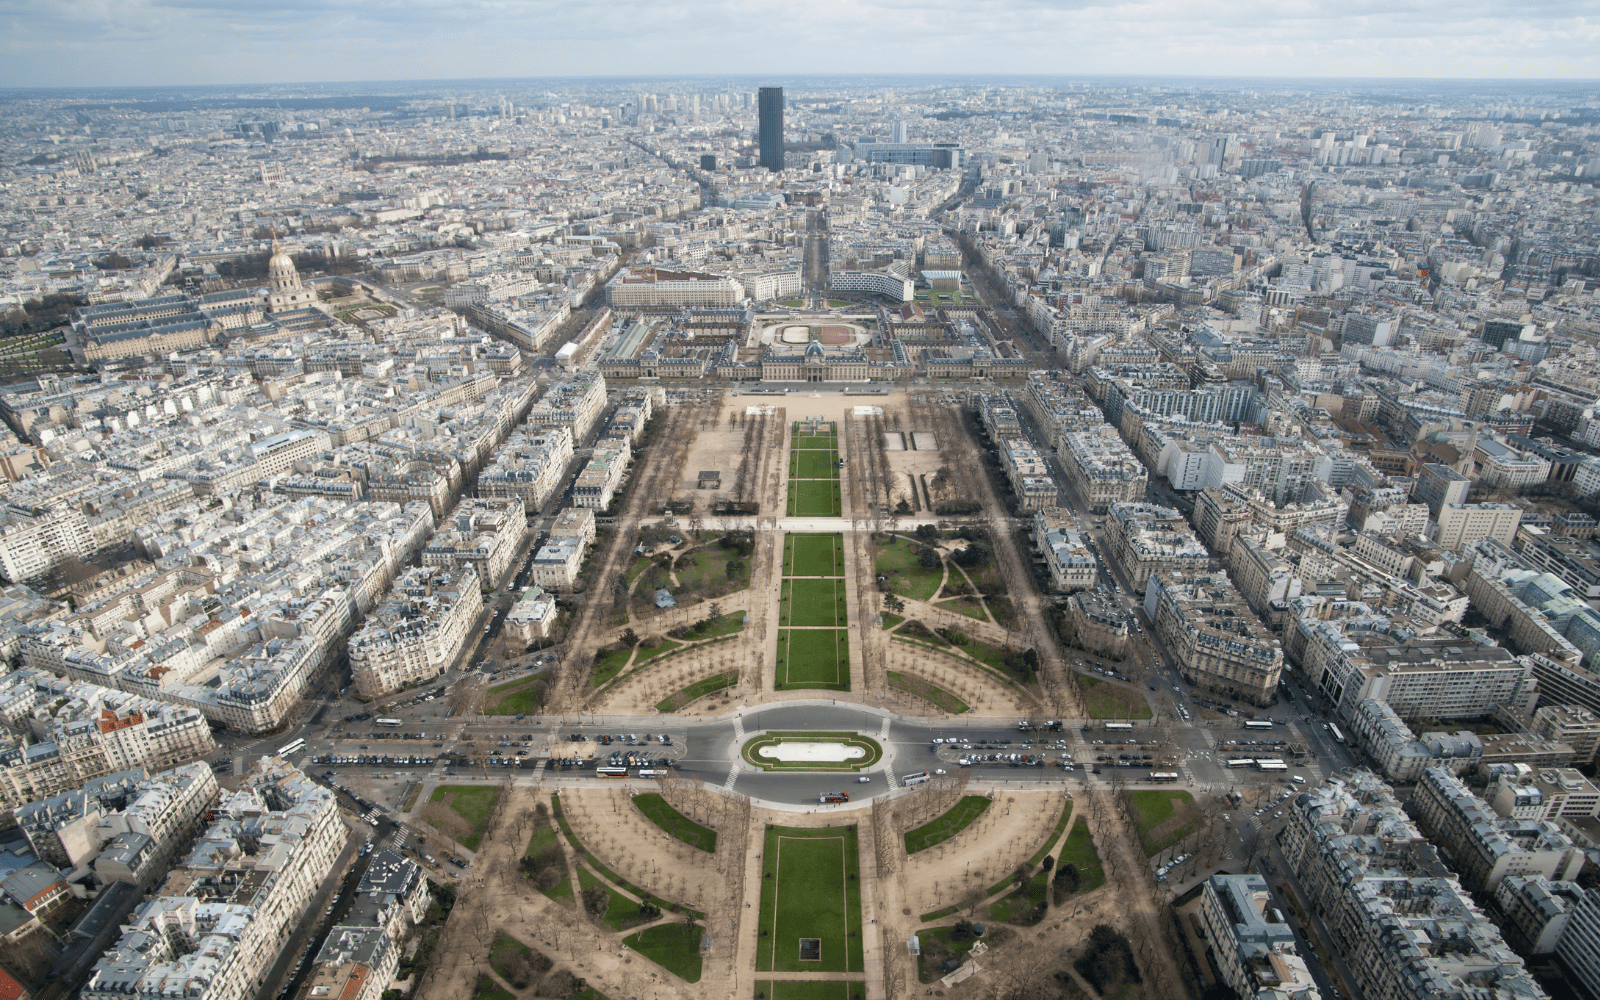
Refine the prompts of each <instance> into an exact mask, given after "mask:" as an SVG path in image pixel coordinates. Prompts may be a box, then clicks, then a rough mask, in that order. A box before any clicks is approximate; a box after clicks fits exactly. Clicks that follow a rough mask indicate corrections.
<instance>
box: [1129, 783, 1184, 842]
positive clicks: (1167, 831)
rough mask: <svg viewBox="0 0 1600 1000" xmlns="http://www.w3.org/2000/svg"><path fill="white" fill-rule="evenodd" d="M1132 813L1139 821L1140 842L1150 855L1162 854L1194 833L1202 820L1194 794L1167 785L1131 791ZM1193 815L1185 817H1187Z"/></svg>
mask: <svg viewBox="0 0 1600 1000" xmlns="http://www.w3.org/2000/svg"><path fill="white" fill-rule="evenodd" d="M1131 795H1132V797H1133V815H1134V817H1135V818H1136V819H1138V821H1139V842H1140V843H1141V844H1142V845H1143V846H1144V852H1145V853H1146V854H1149V855H1156V854H1160V853H1161V852H1162V851H1164V850H1166V849H1167V848H1169V847H1171V846H1172V845H1173V844H1176V843H1177V842H1178V841H1180V840H1182V839H1183V838H1184V837H1187V836H1188V835H1189V834H1191V833H1193V832H1194V830H1195V827H1197V826H1198V825H1199V824H1200V816H1199V813H1198V812H1196V811H1195V808H1194V797H1193V796H1192V795H1190V794H1189V793H1188V792H1179V791H1174V790H1169V789H1165V788H1160V789H1151V790H1147V791H1141V792H1133V793H1131ZM1186 816H1187V817H1190V818H1189V819H1187V821H1185V817H1186Z"/></svg>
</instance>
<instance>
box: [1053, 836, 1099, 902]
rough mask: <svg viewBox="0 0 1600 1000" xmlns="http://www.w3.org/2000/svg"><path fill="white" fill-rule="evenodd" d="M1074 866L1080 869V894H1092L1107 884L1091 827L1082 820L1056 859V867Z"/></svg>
mask: <svg viewBox="0 0 1600 1000" xmlns="http://www.w3.org/2000/svg"><path fill="white" fill-rule="evenodd" d="M1068 864H1070V865H1072V866H1073V867H1074V868H1076V869H1078V892H1080V893H1084V892H1090V891H1092V890H1094V889H1098V888H1100V886H1101V885H1103V884H1104V883H1105V880H1106V873H1105V869H1104V868H1102V867H1101V866H1100V852H1099V851H1096V850H1095V849H1094V838H1093V837H1091V836H1090V835H1089V827H1088V825H1087V824H1085V823H1084V822H1083V821H1082V820H1081V819H1080V820H1079V821H1078V823H1077V825H1076V826H1074V827H1073V828H1072V832H1071V833H1070V834H1068V835H1067V842H1066V843H1064V844H1062V845H1061V855H1060V856H1059V857H1058V858H1056V867H1057V868H1060V867H1061V866H1063V865H1068Z"/></svg>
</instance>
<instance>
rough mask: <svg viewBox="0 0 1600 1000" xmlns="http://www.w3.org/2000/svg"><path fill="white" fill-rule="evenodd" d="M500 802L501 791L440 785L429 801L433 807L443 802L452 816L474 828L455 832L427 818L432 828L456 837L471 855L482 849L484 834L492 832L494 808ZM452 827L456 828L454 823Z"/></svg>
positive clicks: (459, 829) (460, 829)
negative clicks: (490, 828)
mask: <svg viewBox="0 0 1600 1000" xmlns="http://www.w3.org/2000/svg"><path fill="white" fill-rule="evenodd" d="M499 798H500V789H498V788H481V787H479V786H477V785H440V786H439V787H438V788H435V789H434V790H433V794H432V795H430V796H429V797H428V801H429V802H430V803H434V802H442V803H444V804H445V805H446V806H447V807H448V808H449V810H450V811H451V812H453V813H455V814H456V815H457V816H459V817H461V818H462V819H463V820H465V821H466V822H467V823H468V824H469V825H470V827H471V829H470V831H469V830H465V829H462V828H457V829H455V830H452V829H451V828H450V827H449V826H446V825H444V824H442V823H440V822H436V821H435V819H434V818H433V817H429V816H428V815H427V814H426V812H424V815H423V818H424V819H425V820H426V821H427V822H428V825H429V826H432V827H435V828H436V829H440V830H443V831H444V832H445V833H448V834H450V835H452V836H454V837H455V839H456V840H457V841H459V842H460V843H461V846H462V847H465V848H466V849H467V850H469V851H475V850H477V849H478V841H480V840H482V839H483V834H484V831H485V830H487V829H489V813H490V812H492V811H493V810H494V804H495V802H497V801H498V800H499ZM451 826H454V824H453V823H452V824H451Z"/></svg>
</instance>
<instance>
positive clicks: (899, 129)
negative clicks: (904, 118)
mask: <svg viewBox="0 0 1600 1000" xmlns="http://www.w3.org/2000/svg"><path fill="white" fill-rule="evenodd" d="M893 134H894V141H895V142H905V141H906V123H905V122H895V123H894V133H893Z"/></svg>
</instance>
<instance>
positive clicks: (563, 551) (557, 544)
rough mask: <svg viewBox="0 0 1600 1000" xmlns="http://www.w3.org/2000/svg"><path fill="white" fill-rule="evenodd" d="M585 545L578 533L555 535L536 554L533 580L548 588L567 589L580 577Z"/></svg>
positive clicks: (533, 564)
mask: <svg viewBox="0 0 1600 1000" xmlns="http://www.w3.org/2000/svg"><path fill="white" fill-rule="evenodd" d="M584 551H585V546H584V543H583V540H582V538H580V537H579V536H577V535H559V536H558V535H554V534H552V535H551V536H550V538H549V540H548V541H546V542H545V543H544V545H543V546H541V547H540V549H539V551H538V552H537V553H535V554H534V557H533V563H532V569H533V575H532V578H531V579H532V580H533V582H534V583H536V584H538V585H539V586H540V587H543V588H544V589H546V590H555V591H567V590H570V589H572V584H573V583H574V582H575V581H576V580H577V579H578V570H579V568H580V567H582V566H583V555H584Z"/></svg>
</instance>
